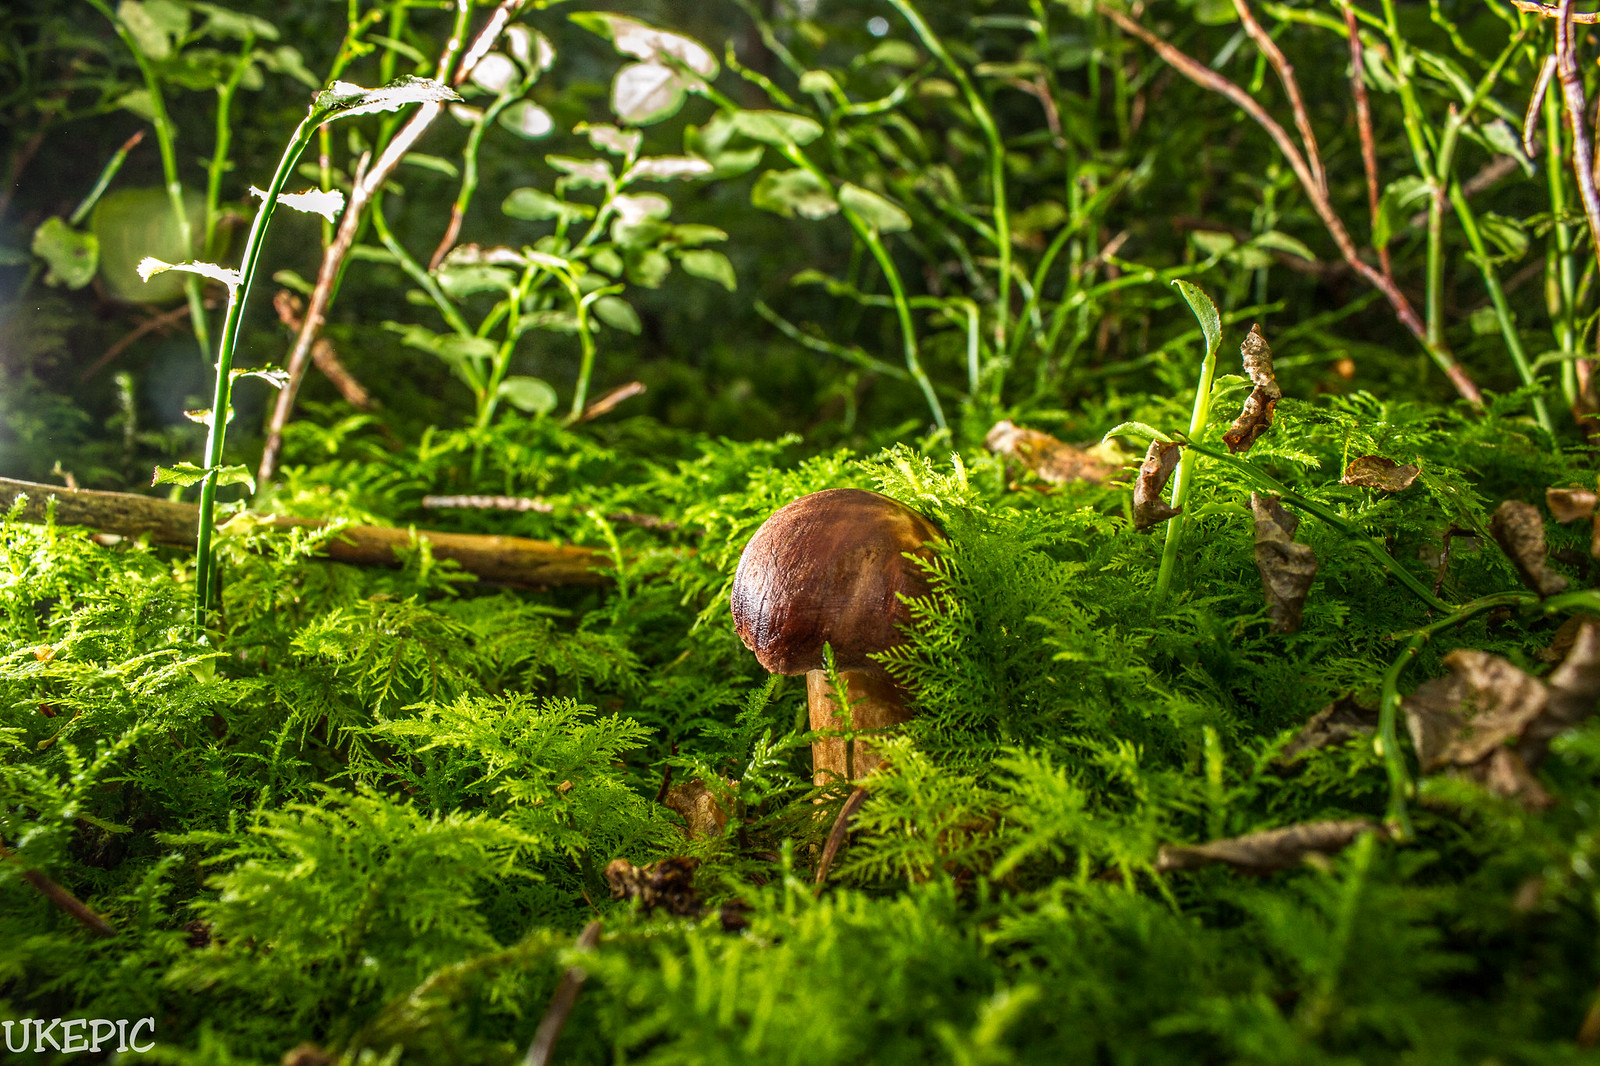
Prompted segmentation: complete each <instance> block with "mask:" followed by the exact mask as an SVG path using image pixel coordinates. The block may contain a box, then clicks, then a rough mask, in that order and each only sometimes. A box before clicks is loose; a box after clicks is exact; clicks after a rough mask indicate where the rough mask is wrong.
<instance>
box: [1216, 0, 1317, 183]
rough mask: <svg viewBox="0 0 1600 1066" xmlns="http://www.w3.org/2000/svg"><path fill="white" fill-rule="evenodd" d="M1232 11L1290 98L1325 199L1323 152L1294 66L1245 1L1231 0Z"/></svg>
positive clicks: (1296, 123) (1290, 106)
mask: <svg viewBox="0 0 1600 1066" xmlns="http://www.w3.org/2000/svg"><path fill="white" fill-rule="evenodd" d="M1233 8H1234V10H1235V11H1237V12H1238V13H1239V21H1240V22H1241V23H1242V24H1243V25H1244V32H1245V33H1247V34H1249V35H1250V39H1251V40H1252V41H1254V42H1255V44H1256V47H1257V48H1259V49H1260V50H1261V54H1262V55H1264V56H1266V57H1267V62H1268V63H1270V64H1272V69H1273V70H1274V71H1275V72H1276V73H1277V75H1278V80H1279V81H1280V82H1282V83H1283V91H1284V93H1285V94H1286V95H1287V96H1288V97H1289V110H1291V111H1292V112H1294V124H1295V128H1296V129H1298V130H1299V131H1300V143H1301V144H1303V145H1305V148H1306V163H1307V164H1308V165H1309V166H1310V168H1311V174H1312V176H1313V177H1315V178H1316V179H1317V188H1319V189H1321V190H1322V194H1323V195H1324V196H1326V195H1327V193H1328V175H1327V172H1326V171H1324V170H1323V169H1322V153H1321V152H1319V151H1318V150H1317V134H1316V131H1315V130H1313V129H1312V128H1311V116H1310V115H1309V114H1308V113H1307V112H1306V102H1305V100H1304V99H1302V98H1301V96H1300V83H1299V82H1298V81H1296V80H1295V76H1294V66H1293V64H1291V63H1290V62H1289V59H1288V57H1287V56H1285V55H1284V54H1283V49H1281V48H1279V47H1278V42H1277V41H1274V40H1273V39H1272V36H1271V35H1270V34H1268V33H1267V31H1266V30H1264V29H1262V28H1261V23H1259V22H1257V21H1256V15H1255V12H1253V11H1251V10H1250V4H1249V2H1248V0H1233Z"/></svg>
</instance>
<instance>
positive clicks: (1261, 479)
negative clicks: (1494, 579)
mask: <svg viewBox="0 0 1600 1066" xmlns="http://www.w3.org/2000/svg"><path fill="white" fill-rule="evenodd" d="M1182 443H1183V444H1184V447H1185V449H1186V450H1189V451H1194V452H1197V453H1199V454H1200V455H1204V456H1206V457H1207V458H1208V459H1215V460H1216V461H1218V462H1220V463H1224V464H1226V465H1227V466H1229V467H1231V468H1232V469H1233V470H1234V471H1235V472H1236V473H1237V474H1238V475H1239V476H1240V477H1242V478H1244V479H1245V480H1246V481H1248V482H1250V483H1251V484H1254V485H1255V486H1257V487H1258V488H1261V489H1264V490H1265V491H1267V492H1269V493H1271V494H1272V495H1274V496H1278V497H1280V498H1281V499H1282V500H1283V502H1284V503H1288V504H1292V505H1294V506H1295V507H1298V508H1299V509H1300V510H1302V511H1305V512H1306V513H1307V514H1310V515H1312V516H1314V517H1316V518H1318V519H1320V520H1321V521H1323V522H1326V523H1327V524H1328V525H1330V526H1332V527H1333V528H1334V529H1337V530H1338V531H1339V532H1341V533H1343V534H1344V535H1345V537H1346V538H1347V539H1349V540H1350V541H1351V542H1352V543H1354V544H1356V545H1357V546H1358V547H1360V548H1361V549H1362V550H1363V551H1365V552H1366V553H1367V554H1368V555H1370V556H1371V557H1372V558H1373V560H1374V561H1375V562H1376V563H1377V564H1378V565H1379V566H1381V567H1383V569H1384V570H1386V571H1387V572H1388V573H1389V574H1390V576H1392V577H1393V578H1394V579H1395V580H1396V581H1398V582H1400V583H1401V584H1402V585H1404V586H1405V587H1406V588H1408V589H1410V590H1411V591H1412V592H1413V593H1414V594H1415V595H1416V597H1417V598H1418V599H1420V600H1421V601H1422V602H1423V603H1425V604H1427V605H1428V607H1429V608H1431V609H1432V610H1435V611H1440V612H1443V613H1446V614H1448V613H1450V612H1452V611H1455V610H1457V608H1455V607H1452V606H1451V605H1450V604H1448V603H1446V602H1445V601H1444V600H1441V599H1440V598H1439V597H1438V596H1436V595H1434V593H1433V591H1432V590H1431V589H1429V588H1428V586H1426V585H1424V584H1423V583H1422V581H1421V580H1419V579H1418V578H1417V576H1416V575H1415V574H1413V573H1412V572H1411V571H1409V570H1407V569H1406V568H1405V567H1403V566H1401V565H1400V562H1399V560H1397V559H1395V557H1394V556H1392V555H1390V554H1389V553H1388V552H1386V551H1384V550H1383V548H1381V547H1379V545H1378V543H1377V541H1375V540H1374V539H1373V538H1372V537H1370V536H1369V535H1367V534H1366V533H1365V532H1363V531H1362V530H1361V529H1360V528H1359V527H1358V526H1356V525H1355V524H1354V523H1353V522H1350V521H1349V520H1347V519H1345V518H1344V517H1343V516H1341V515H1339V514H1337V513H1335V512H1334V511H1332V510H1331V509H1329V508H1327V507H1324V506H1323V505H1322V504H1320V503H1317V502H1316V501H1314V500H1309V499H1307V498H1306V497H1304V496H1302V495H1300V494H1299V493H1298V492H1295V491H1293V490H1292V489H1290V488H1288V487H1287V486H1285V485H1283V484H1282V483H1280V482H1279V481H1278V479H1277V478H1274V477H1273V476H1272V475H1271V474H1268V473H1267V472H1266V471H1264V470H1261V469H1260V468H1259V467H1257V466H1255V465H1254V464H1253V463H1249V462H1247V461H1245V460H1243V459H1240V458H1239V457H1238V456H1236V455H1231V454H1229V453H1227V452H1219V451H1216V450H1214V449H1212V448H1208V447H1206V446H1205V445H1202V444H1196V443H1194V438H1193V437H1192V436H1191V437H1190V438H1189V439H1188V440H1187V441H1183V442H1182Z"/></svg>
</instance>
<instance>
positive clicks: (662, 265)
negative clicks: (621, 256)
mask: <svg viewBox="0 0 1600 1066" xmlns="http://www.w3.org/2000/svg"><path fill="white" fill-rule="evenodd" d="M625 261H626V263H627V268H628V269H627V274H628V280H629V281H631V282H633V283H634V284H635V285H642V286H644V287H645V288H647V289H659V288H660V287H661V283H662V282H663V281H666V280H667V274H668V273H670V272H671V270H672V260H670V259H668V258H667V256H666V253H665V252H662V251H658V250H657V249H655V248H646V249H645V250H643V251H640V252H630V253H628V254H627V256H625Z"/></svg>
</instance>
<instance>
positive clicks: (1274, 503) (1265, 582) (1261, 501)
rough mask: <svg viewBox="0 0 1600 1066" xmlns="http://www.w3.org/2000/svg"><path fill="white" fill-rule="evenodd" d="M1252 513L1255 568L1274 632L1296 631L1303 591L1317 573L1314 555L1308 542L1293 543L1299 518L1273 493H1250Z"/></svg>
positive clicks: (1303, 598)
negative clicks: (1259, 572)
mask: <svg viewBox="0 0 1600 1066" xmlns="http://www.w3.org/2000/svg"><path fill="white" fill-rule="evenodd" d="M1250 510H1251V511H1253V512H1254V513H1255V520H1256V521H1255V526H1256V569H1258V570H1260V571H1261V587H1262V588H1263V589H1264V590H1265V592H1266V596H1267V617H1268V618H1269V619H1271V620H1272V631H1273V632H1274V633H1297V632H1299V630H1300V613H1301V611H1303V610H1304V609H1305V605H1306V593H1308V592H1310V591H1311V583H1312V581H1314V580H1316V576H1317V557H1316V555H1315V554H1314V553H1313V552H1312V551H1311V548H1310V546H1309V545H1305V544H1296V543H1295V542H1294V532H1295V530H1296V529H1298V528H1299V526H1300V520H1299V519H1298V518H1296V517H1295V516H1294V515H1292V514H1290V513H1289V512H1288V511H1285V510H1284V509H1283V504H1282V503H1280V502H1279V500H1278V497H1276V496H1263V495H1261V494H1260V493H1259V492H1252V493H1251V494H1250Z"/></svg>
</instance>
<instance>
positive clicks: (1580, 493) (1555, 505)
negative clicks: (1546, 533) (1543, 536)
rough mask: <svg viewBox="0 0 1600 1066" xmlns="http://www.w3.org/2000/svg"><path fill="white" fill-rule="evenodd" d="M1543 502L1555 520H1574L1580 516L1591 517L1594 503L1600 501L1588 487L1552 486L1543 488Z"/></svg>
mask: <svg viewBox="0 0 1600 1066" xmlns="http://www.w3.org/2000/svg"><path fill="white" fill-rule="evenodd" d="M1544 502H1545V504H1546V505H1547V506H1548V507H1549V508H1550V514H1551V515H1552V516H1553V517H1554V518H1555V520H1556V521H1557V522H1576V521H1577V520H1578V519H1580V518H1593V517H1594V511H1595V505H1596V503H1600V497H1597V496H1596V495H1595V494H1594V493H1593V492H1590V491H1589V490H1588V489H1573V488H1567V489H1559V488H1555V487H1554V486H1552V487H1550V488H1548V489H1545V490H1544Z"/></svg>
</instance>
